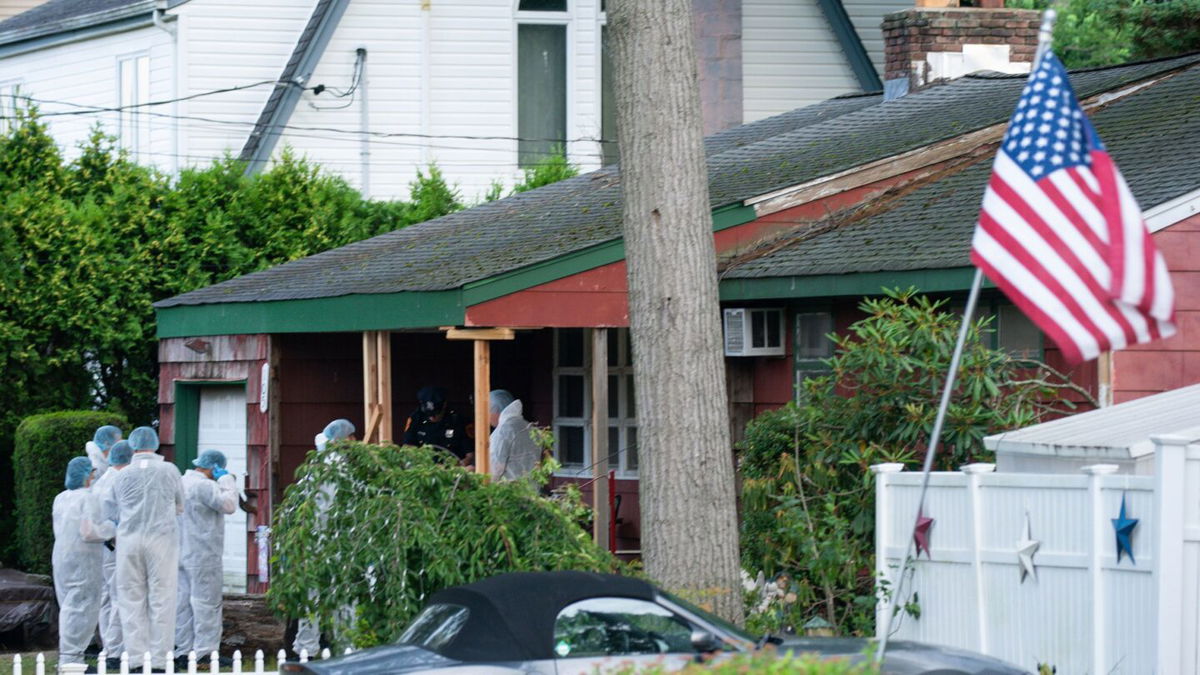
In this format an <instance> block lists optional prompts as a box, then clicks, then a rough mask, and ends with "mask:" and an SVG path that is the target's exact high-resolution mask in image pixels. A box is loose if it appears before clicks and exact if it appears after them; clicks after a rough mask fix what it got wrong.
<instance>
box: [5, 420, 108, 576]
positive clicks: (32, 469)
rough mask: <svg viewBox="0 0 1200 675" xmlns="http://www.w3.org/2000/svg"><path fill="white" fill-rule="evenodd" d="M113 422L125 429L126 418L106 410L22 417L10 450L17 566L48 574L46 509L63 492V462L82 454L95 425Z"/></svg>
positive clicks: (49, 542) (49, 526)
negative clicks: (17, 555)
mask: <svg viewBox="0 0 1200 675" xmlns="http://www.w3.org/2000/svg"><path fill="white" fill-rule="evenodd" d="M105 424H115V425H117V426H118V427H120V428H121V429H123V430H124V431H125V432H126V433H128V431H129V422H128V421H126V419H125V418H124V417H122V416H121V415H118V414H116V413H110V412H93V411H90V410H68V411H64V412H53V413H46V414H44V415H33V416H31V417H26V418H25V419H24V420H23V421H22V422H21V425H20V426H19V427H17V433H16V438H15V443H14V449H13V481H14V483H15V486H14V487H15V488H16V490H15V495H14V499H13V503H14V507H15V508H14V510H15V512H16V521H17V546H18V549H19V558H20V561H21V564H22V566H23V567H24V568H25V569H26V570H27V571H29V572H37V573H40V574H49V572H50V553H51V551H52V550H53V548H54V529H53V526H52V524H51V517H50V516H51V514H50V510H51V508H52V507H53V505H54V497H55V496H57V495H58V493H60V492H62V491H63V478H64V476H65V474H66V470H67V462H69V461H71V458H72V457H79V456H81V455H86V454H87V453H86V452H85V450H84V445H86V444H87V442H88V441H90V440H92V435H93V434H95V433H96V428H97V427H101V426H104V425H105Z"/></svg>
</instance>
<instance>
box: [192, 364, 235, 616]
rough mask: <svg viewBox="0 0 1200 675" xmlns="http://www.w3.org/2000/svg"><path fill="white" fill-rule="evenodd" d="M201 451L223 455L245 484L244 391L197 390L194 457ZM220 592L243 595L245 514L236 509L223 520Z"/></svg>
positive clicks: (232, 470)
mask: <svg viewBox="0 0 1200 675" xmlns="http://www.w3.org/2000/svg"><path fill="white" fill-rule="evenodd" d="M205 450H220V451H221V452H223V453H225V458H226V460H227V461H228V465H227V466H226V467H225V468H226V469H227V470H228V471H230V472H232V473H236V474H237V477H238V481H239V482H240V484H241V485H242V486H243V487H244V486H245V484H246V483H245V480H246V387H245V385H234V386H229V387H201V388H200V423H199V429H198V430H197V435H196V454H197V456H198V455H199V454H200V453H202V452H204V451H205ZM221 558H222V567H223V569H224V572H225V575H224V576H225V581H224V590H225V591H227V592H231V593H245V592H246V512H245V511H242V510H241V509H240V508H239V509H238V510H237V511H234V512H233V515H230V516H226V517H225V551H224V554H223V555H222V556H221Z"/></svg>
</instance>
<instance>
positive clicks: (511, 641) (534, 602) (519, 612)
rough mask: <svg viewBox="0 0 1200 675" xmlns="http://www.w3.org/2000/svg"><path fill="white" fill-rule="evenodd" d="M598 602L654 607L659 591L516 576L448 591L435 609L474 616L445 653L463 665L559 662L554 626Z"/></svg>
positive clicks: (578, 576)
mask: <svg viewBox="0 0 1200 675" xmlns="http://www.w3.org/2000/svg"><path fill="white" fill-rule="evenodd" d="M594 597H619V598H637V599H640V600H647V601H651V602H653V601H654V599H655V597H656V596H655V590H654V587H653V586H651V585H650V584H648V583H646V582H645V581H642V580H640V579H633V578H630V577H622V576H617V575H613V574H595V573H591V572H510V573H508V574H501V575H498V576H494V577H491V578H488V579H484V580H482V581H477V582H475V583H473V584H467V585H464V586H454V587H451V588H446V589H443V590H441V591H438V592H437V593H434V594H433V596H432V597H431V598H430V599H429V604H431V605H432V604H439V603H446V604H453V605H461V606H463V607H466V608H467V610H468V611H469V614H468V615H467V623H466V625H464V626H463V629H462V630H460V631H459V632H458V634H457V635H456V636H455V637H454V638H453V639H452V640H450V641H449V642H448V643H447V644H446V645H445V646H444V647H442V648H441V649H440V650H439V651H440V652H441V654H442V655H443V656H446V657H449V658H452V659H458V660H461V661H523V660H534V659H552V658H554V621H555V619H557V618H558V613H559V612H560V611H562V609H563V608H564V607H566V606H567V605H570V604H572V603H575V602H578V601H580V600H585V599H587V598H594Z"/></svg>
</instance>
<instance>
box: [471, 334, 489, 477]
mask: <svg viewBox="0 0 1200 675" xmlns="http://www.w3.org/2000/svg"><path fill="white" fill-rule="evenodd" d="M491 391H492V344H491V343H490V342H488V341H487V340H476V341H475V472H476V473H490V472H491V457H489V456H488V441H490V440H491V434H490V433H489V432H490V430H491V425H490V424H488V394H490V393H491Z"/></svg>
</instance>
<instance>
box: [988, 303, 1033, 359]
mask: <svg viewBox="0 0 1200 675" xmlns="http://www.w3.org/2000/svg"><path fill="white" fill-rule="evenodd" d="M997 314H999V316H998V317H997V318H998V321H999V324H1000V326H999V329H1000V349H1003V350H1004V351H1006V352H1008V353H1009V354H1011V355H1012V356H1015V357H1017V358H1028V359H1036V358H1041V355H1042V333H1041V331H1039V330H1038V327H1037V326H1035V325H1033V322H1032V321H1030V320H1029V317H1027V316H1025V315H1024V314H1023V313H1022V312H1021V310H1019V309H1017V307H1016V306H1015V305H1001V306H1000V308H999V311H998V312H997Z"/></svg>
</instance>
